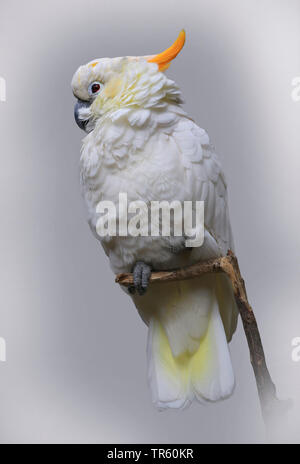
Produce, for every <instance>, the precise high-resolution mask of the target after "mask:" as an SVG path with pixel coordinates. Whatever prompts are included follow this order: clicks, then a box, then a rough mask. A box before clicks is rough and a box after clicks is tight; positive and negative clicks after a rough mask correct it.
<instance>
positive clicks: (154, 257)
mask: <svg viewBox="0 0 300 464" xmlns="http://www.w3.org/2000/svg"><path fill="white" fill-rule="evenodd" d="M184 42H185V32H184V31H183V30H182V31H181V32H180V34H179V36H178V38H177V40H176V41H175V42H174V44H173V45H172V46H171V47H170V48H168V49H167V50H166V51H164V52H162V53H159V54H157V55H149V56H142V57H133V56H127V57H118V58H101V59H95V60H93V61H91V62H89V63H88V64H86V65H83V66H80V67H79V69H78V70H77V71H76V73H75V75H74V77H73V80H72V90H73V94H74V96H75V97H76V98H77V103H76V105H75V113H74V114H75V120H76V122H77V124H78V126H79V127H80V128H81V129H83V130H84V131H85V132H86V134H87V135H86V136H85V138H84V139H83V146H82V152H81V158H80V181H81V186H82V192H83V196H84V199H85V203H86V206H87V211H88V222H89V225H90V227H91V230H92V231H93V233H94V235H95V237H96V238H97V239H98V240H100V242H101V243H102V246H103V248H104V250H105V252H106V254H107V256H108V258H109V260H110V265H111V267H112V269H113V271H114V273H115V274H118V273H122V272H132V273H133V276H134V287H133V288H132V289H129V290H126V292H127V293H128V294H129V295H130V296H131V298H132V299H133V301H134V304H135V305H136V307H137V309H138V312H139V314H140V316H141V318H142V319H143V321H144V322H145V323H146V324H147V326H148V343H147V359H148V379H149V385H150V388H151V392H152V398H153V403H154V404H155V405H156V406H157V407H158V408H159V409H166V408H184V407H186V406H187V405H189V404H190V403H191V402H192V400H193V399H197V400H199V401H200V402H209V401H217V400H220V399H224V398H227V397H228V396H229V395H231V393H232V391H233V389H234V374H233V369H232V364H231V359H230V353H229V348H228V343H229V341H230V340H231V337H232V335H233V333H234V331H235V329H236V325H237V315H238V312H237V308H236V305H235V301H234V297H233V292H232V288H231V285H230V283H229V281H228V279H227V277H226V276H225V275H222V274H212V275H206V276H201V277H199V278H195V279H192V280H185V281H178V282H170V283H156V284H155V285H152V286H151V285H149V288H147V287H148V282H149V277H150V275H151V271H153V270H155V271H158V270H168V269H175V268H181V267H183V266H187V265H190V264H193V263H195V262H197V261H200V260H206V259H209V258H214V257H218V256H222V255H225V254H226V253H227V251H228V249H233V239H232V232H231V227H230V222H229V213H228V205H227V187H226V182H225V179H224V174H223V172H222V169H221V166H220V162H219V159H218V157H217V155H216V153H215V151H214V148H213V146H212V145H211V144H210V141H209V138H208V135H207V133H206V132H205V130H203V129H201V128H200V127H198V125H197V124H196V123H195V122H194V121H193V119H191V118H190V117H189V116H188V115H187V114H186V113H185V112H184V110H183V109H182V106H181V105H182V103H183V101H182V97H181V92H180V90H179V88H178V86H177V85H176V84H175V82H174V81H172V80H170V79H169V78H168V77H167V76H166V74H165V73H164V71H165V70H166V69H167V68H168V67H169V65H170V63H171V61H172V60H173V59H174V58H175V57H176V56H177V55H178V53H179V52H180V50H181V49H182V47H183V45H184ZM120 192H125V193H126V194H127V196H128V201H136V200H143V201H144V202H146V203H150V202H151V201H155V200H157V201H163V200H167V201H169V202H171V201H173V200H177V201H180V202H184V201H204V205H205V210H204V211H205V213H204V214H205V224H204V229H205V233H204V242H203V244H202V246H200V247H193V248H186V247H185V237H184V236H181V237H177V236H176V237H175V236H170V237H164V236H161V235H160V236H156V237H153V236H148V237H146V236H138V237H133V236H130V235H128V236H118V235H116V236H105V237H100V236H99V235H98V234H97V220H98V218H99V214H98V213H97V205H98V203H99V202H100V201H112V202H114V203H115V204H118V201H119V193H120ZM119 214H121V213H119ZM117 219H118V220H119V221H120V219H121V218H120V217H118V218H117ZM135 290H136V291H135ZM146 290H147V291H146Z"/></svg>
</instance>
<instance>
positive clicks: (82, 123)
mask: <svg viewBox="0 0 300 464" xmlns="http://www.w3.org/2000/svg"><path fill="white" fill-rule="evenodd" d="M90 106H91V102H88V101H83V100H78V101H77V103H76V104H75V107H74V118H75V121H76V124H77V126H78V127H80V129H82V130H84V131H85V128H86V126H87V124H88V122H89V119H83V117H82V111H81V110H84V109H86V108H89V107H90Z"/></svg>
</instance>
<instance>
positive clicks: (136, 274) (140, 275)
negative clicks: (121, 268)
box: [128, 261, 151, 295]
mask: <svg viewBox="0 0 300 464" xmlns="http://www.w3.org/2000/svg"><path fill="white" fill-rule="evenodd" d="M132 273H133V283H134V285H132V286H131V287H129V288H128V290H129V292H130V293H131V294H134V293H135V292H136V291H137V292H138V294H139V295H144V294H145V293H146V291H147V288H148V284H149V279H150V276H151V267H150V266H149V265H148V264H146V263H144V262H143V261H137V262H136V263H135V265H134V267H133V271H132Z"/></svg>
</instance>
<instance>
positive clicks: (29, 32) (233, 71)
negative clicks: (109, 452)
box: [0, 0, 300, 443]
mask: <svg viewBox="0 0 300 464" xmlns="http://www.w3.org/2000/svg"><path fill="white" fill-rule="evenodd" d="M182 27H184V28H185V29H186V32H187V43H186V46H185V48H184V50H183V52H182V53H181V55H180V57H178V58H177V60H175V62H174V63H173V64H172V66H171V68H170V69H169V71H168V75H169V76H171V77H172V78H174V79H175V80H176V81H177V83H178V84H179V85H180V87H181V88H182V91H183V94H184V97H185V100H186V105H185V108H186V110H187V111H188V113H189V114H190V115H191V116H193V117H194V118H195V120H196V121H197V122H198V123H199V125H200V126H202V127H204V128H205V129H206V130H207V131H208V133H209V134H210V137H211V140H212V141H213V143H214V145H215V146H216V147H217V150H218V152H219V153H220V156H221V159H222V162H223V166H224V170H225V172H226V174H227V180H228V185H229V195H230V209H231V219H232V225H233V230H234V235H235V242H236V250H237V254H238V257H239V260H240V266H241V269H242V272H243V275H244V278H245V280H246V283H247V289H248V294H249V299H250V302H251V304H252V306H253V308H254V310H255V313H256V316H257V319H258V323H259V327H260V330H261V335H262V339H263V343H264V348H265V351H266V356H267V361H268V365H269V368H270V371H271V374H272V376H273V379H274V381H275V383H276V385H277V388H278V394H279V396H280V397H281V398H293V400H294V409H293V410H292V411H291V413H290V414H289V415H288V416H287V417H286V418H285V420H283V421H282V429H281V430H279V431H278V432H277V435H276V436H275V437H274V436H272V440H275V441H291V442H300V431H299V430H300V388H299V383H300V363H295V362H293V361H292V359H291V351H292V348H291V339H292V338H293V337H296V336H300V303H299V282H300V275H299V274H300V272H299V270H300V268H299V262H300V246H299V245H300V243H299V242H300V234H299V227H300V212H299V198H300V182H299V173H300V151H299V150H300V131H299V118H300V102H298V103H295V102H294V101H293V100H292V99H291V91H292V87H291V81H292V78H293V77H295V76H299V75H300V1H299V0H288V1H286V0H251V1H249V0H226V1H225V0H222V1H221V0H193V1H191V0H185V1H183V2H174V1H168V0H167V1H166V0H164V1H162V0H151V2H141V1H138V0H126V1H123V0H109V1H104V0H95V1H92V0H85V1H82V0H81V1H78V0H76V1H66V0H65V1H63V2H62V1H61V0H51V1H49V0H48V1H43V2H38V1H32V0H26V2H22V1H21V0H19V1H15V0H9V1H6V0H1V6H0V53H1V55H0V75H1V76H3V77H4V78H5V79H6V81H7V102H6V103H0V127H1V139H0V147H1V149H0V153H1V172H0V176H1V182H0V185H1V192H0V202H1V242H0V256H1V275H0V283H1V292H0V336H2V337H4V338H5V339H6V342H7V362H6V363H0V411H1V413H0V414H1V421H0V441H1V442H2V443H127V442H128V443H151V442H152V443H155V442H156V443H239V442H250V443H256V442H264V441H266V439H267V438H266V435H265V432H264V427H263V423H262V420H261V415H260V410H259V403H258V397H257V392H256V386H255V381H254V376H253V373H252V368H251V365H250V362H249V353H248V348H247V345H246V339H245V336H244V333H243V329H242V327H241V324H239V328H238V331H237V334H236V336H235V337H234V340H233V342H232V344H231V353H232V359H233V364H234V368H235V372H236V380H237V386H236V391H235V393H234V395H233V396H232V397H231V398H230V399H229V400H227V401H225V402H222V403H218V404H213V405H209V406H206V407H203V406H200V405H199V404H193V405H192V407H190V408H189V409H188V410H185V411H179V412H174V411H168V412H164V413H159V412H157V411H156V410H155V409H154V407H153V406H152V404H151V399H150V392H149V390H148V387H147V384H146V356H145V346H146V327H145V326H144V325H143V323H142V321H141V320H140V319H139V317H138V315H137V313H136V310H135V309H134V307H133V304H132V303H131V301H130V299H129V298H127V297H126V295H124V294H123V292H122V291H121V290H120V289H119V288H118V287H117V286H116V285H115V284H114V278H113V275H112V274H111V272H110V269H109V264H108V261H107V259H106V257H105V255H104V252H103V251H102V249H101V247H100V246H99V244H98V243H97V242H96V241H95V239H94V238H93V236H92V234H91V233H90V231H89V228H88V225H87V224H86V222H85V212H84V206H83V202H82V200H81V196H80V189H79V181H78V160H79V152H80V146H81V138H82V137H83V133H82V132H80V131H79V129H78V128H77V127H76V125H75V122H74V120H73V104H74V98H73V96H72V93H71V89H70V81H71V78H72V75H73V73H74V72H75V70H76V69H77V67H78V66H79V65H80V64H83V63H86V62H88V61H89V60H91V59H93V58H98V57H103V56H122V55H144V54H152V53H155V52H159V51H161V50H163V49H165V48H167V47H168V46H169V45H170V44H171V43H172V42H173V41H174V40H175V38H176V36H177V34H178V32H179V30H180V29H181V28H182Z"/></svg>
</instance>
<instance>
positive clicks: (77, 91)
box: [72, 30, 185, 132]
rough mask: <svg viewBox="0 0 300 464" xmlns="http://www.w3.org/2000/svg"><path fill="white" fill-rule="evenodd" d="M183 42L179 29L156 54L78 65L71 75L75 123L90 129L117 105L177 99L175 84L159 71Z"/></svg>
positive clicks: (161, 104) (157, 104)
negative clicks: (175, 36) (175, 35)
mask: <svg viewBox="0 0 300 464" xmlns="http://www.w3.org/2000/svg"><path fill="white" fill-rule="evenodd" d="M184 42H185V32H184V31H183V30H182V31H181V32H180V34H179V36H178V38H177V40H176V41H175V42H174V44H173V45H172V46H171V47H170V48H168V49H167V50H165V51H164V52H162V53H159V54H157V55H151V56H142V57H133V56H127V57H119V58H101V59H96V60H93V61H91V62H89V63H88V64H86V65H83V66H80V68H79V69H78V70H77V71H76V73H75V74H74V77H73V79H72V90H73V93H74V96H75V97H76V98H77V100H78V101H77V103H76V105H75V110H74V116H75V120H76V123H77V124H78V126H79V127H80V128H81V129H83V130H84V131H85V132H91V131H92V130H93V129H94V127H95V124H96V123H97V120H99V118H101V117H103V116H105V115H112V114H113V113H115V112H116V111H117V110H120V109H126V108H127V109H128V111H130V109H134V108H143V109H151V108H157V109H158V108H163V107H164V106H166V105H167V104H168V103H173V104H179V103H181V102H182V101H181V98H180V91H179V89H178V87H177V86H176V84H175V83H174V82H173V81H171V80H170V79H168V78H167V77H166V76H165V75H164V74H163V72H162V71H164V70H165V69H167V68H168V67H169V65H170V63H171V61H172V60H173V59H174V58H175V57H176V56H177V55H178V53H179V52H180V50H181V49H182V47H183V45H184Z"/></svg>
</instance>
